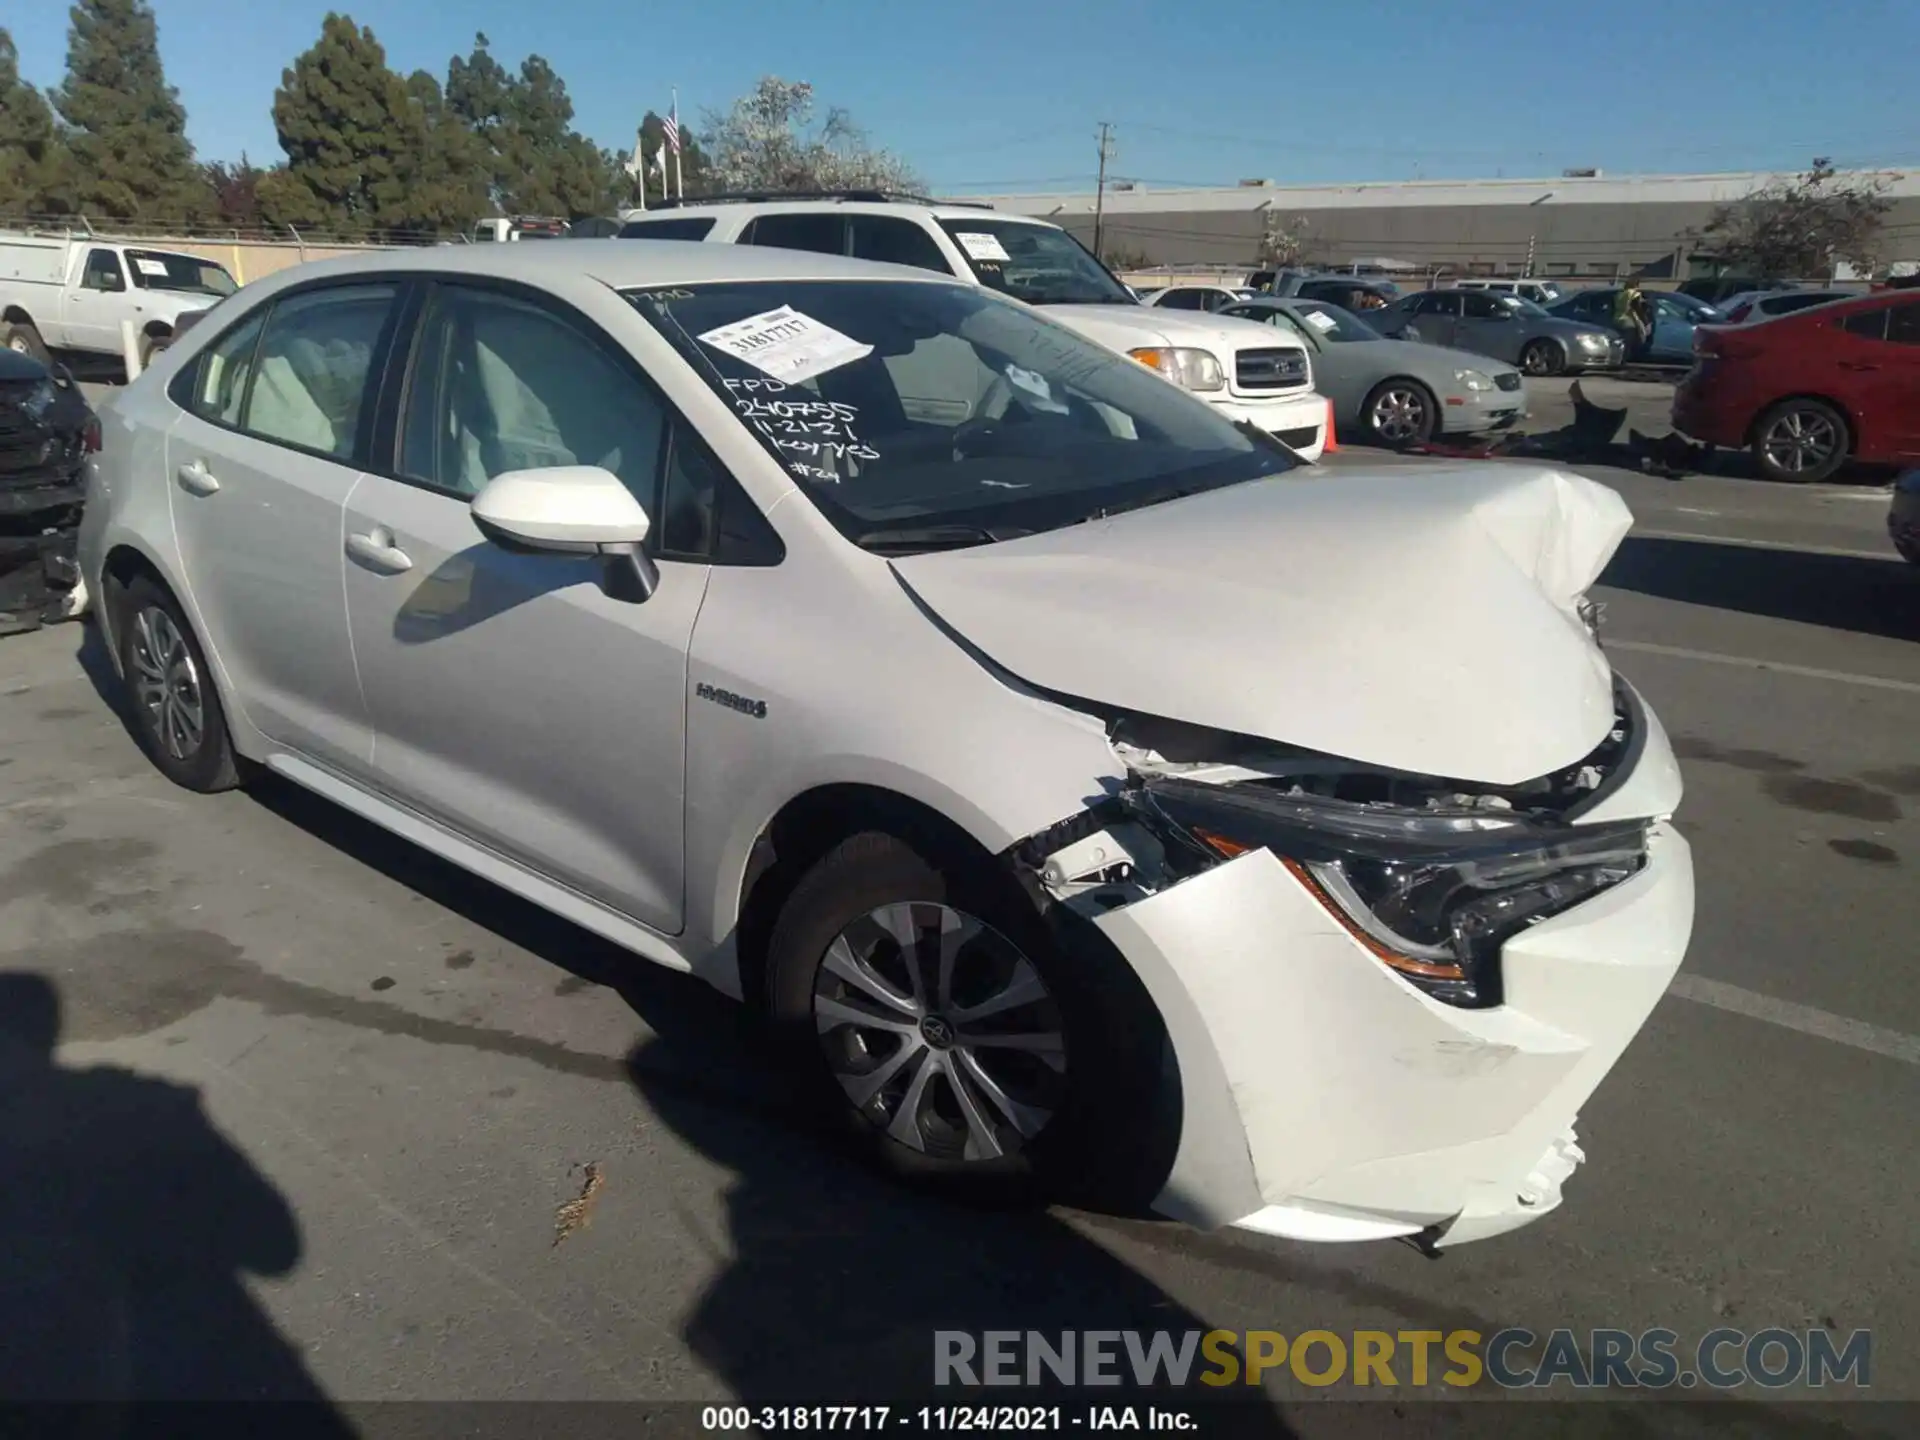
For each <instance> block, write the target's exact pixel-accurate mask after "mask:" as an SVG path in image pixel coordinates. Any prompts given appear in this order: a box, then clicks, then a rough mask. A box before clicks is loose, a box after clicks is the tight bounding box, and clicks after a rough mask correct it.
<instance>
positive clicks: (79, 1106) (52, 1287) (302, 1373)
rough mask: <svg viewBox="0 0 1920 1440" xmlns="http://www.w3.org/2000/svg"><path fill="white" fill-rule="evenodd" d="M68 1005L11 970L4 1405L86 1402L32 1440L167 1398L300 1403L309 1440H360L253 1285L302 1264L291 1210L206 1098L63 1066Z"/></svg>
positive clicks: (1, 1102)
mask: <svg viewBox="0 0 1920 1440" xmlns="http://www.w3.org/2000/svg"><path fill="white" fill-rule="evenodd" d="M60 1010H61V1006H60V997H59V992H58V991H57V990H56V988H55V987H54V985H53V983H52V982H51V981H49V980H48V979H46V978H45V977H44V976H42V975H38V974H34V973H31V972H24V971H10V972H6V973H0V1404H4V1405H5V1406H7V1407H11V1406H13V1405H22V1404H24V1405H37V1404H48V1405H52V1404H54V1403H55V1402H63V1401H64V1402H72V1401H84V1402H87V1403H86V1404H85V1405H81V1406H72V1405H69V1406H65V1407H62V1408H58V1409H47V1410H34V1411H32V1412H31V1414H32V1416H33V1421H32V1433H34V1434H70V1435H87V1436H119V1435H125V1434H140V1433H146V1431H147V1430H148V1429H149V1428H150V1427H151V1422H152V1420H153V1412H152V1411H151V1410H150V1409H135V1408H134V1407H135V1406H151V1405H152V1404H153V1403H154V1402H177V1401H216V1400H217V1401H233V1400H272V1401H300V1402H305V1403H304V1404H302V1405H301V1406H300V1407H299V1409H298V1410H297V1411H291V1410H290V1411H289V1413H288V1414H287V1415H285V1416H284V1417H283V1418H284V1419H286V1420H287V1421H288V1422H289V1425H290V1426H291V1428H293V1429H295V1430H297V1431H298V1433H300V1434H302V1435H307V1434H316V1435H341V1436H345V1435H350V1434H352V1433H353V1432H352V1430H351V1429H350V1428H349V1427H348V1426H347V1425H346V1424H345V1422H344V1421H341V1420H340V1419H339V1418H338V1417H337V1416H336V1415H334V1413H333V1412H332V1411H331V1410H330V1409H329V1407H328V1406H327V1404H326V1401H325V1397H324V1396H323V1394H322V1393H321V1391H320V1388H319V1386H318V1385H317V1384H316V1383H315V1381H314V1380H313V1379H312V1377H311V1376H310V1375H308V1373H307V1371H306V1367H305V1365H304V1364H303V1363H302V1361H301V1358H300V1356H299V1354H298V1352H297V1351H296V1350H295V1349H294V1347H293V1346H291V1345H290V1344H288V1342H287V1341H286V1340H284V1339H283V1338H282V1337H281V1336H280V1334H279V1333H278V1332H277V1331H276V1330H275V1328H274V1326H273V1323H272V1321H271V1320H269V1319H268V1317H267V1316H266V1314H265V1313H264V1312H263V1311H262V1310H261V1309H260V1308H259V1306H258V1305H257V1304H256V1303H255V1302H254V1300H253V1297H252V1296H251V1295H250V1294H248V1292H247V1289H246V1286H245V1285H244V1284H243V1283H242V1279H241V1277H242V1275H243V1274H252V1275H285V1274H287V1273H288V1272H290V1271H291V1270H292V1269H293V1267H294V1265H295V1263H296V1262H297V1261H298V1260H299V1258H300V1249H301V1244H300V1229H299V1225H298V1223H297V1221H296V1220H295V1218H294V1214H293V1211H292V1209H291V1208H290V1207H289V1206H288V1204H287V1201H286V1200H285V1198H284V1197H283V1196H282V1195H281V1194H280V1193H279V1191H277V1190H276V1189H275V1188H274V1187H273V1185H272V1183H271V1182H270V1181H268V1180H267V1179H266V1178H265V1177H264V1176H262V1175H261V1174H260V1173H259V1171H257V1170H256V1169H254V1167H253V1165H252V1164H251V1163H250V1162H249V1161H248V1159H247V1158H246V1156H245V1155H243V1154H242V1153H241V1152H240V1151H239V1150H238V1149H236V1148H235V1147H234V1146H233V1144H232V1143H231V1142H230V1141H228V1140H227V1138H226V1137H225V1136H224V1135H222V1134H221V1133H220V1132H219V1130H217V1129H216V1128H215V1127H214V1125H213V1122H212V1121H211V1120H210V1119H209V1118H208V1116H207V1114H206V1111H205V1110H204V1109H203V1108H202V1107H201V1104H200V1097H199V1094H198V1093H197V1092H196V1091H194V1090H193V1089H191V1088H189V1087H186V1086H182V1085H177V1084H174V1083H172V1082H170V1081H166V1080H159V1079H155V1078H153V1077H151V1076H144V1075H139V1074H136V1073H134V1072H133V1071H129V1070H123V1069H119V1068H117V1067H114V1066H109V1065H97V1066H89V1067H86V1068H67V1067H64V1066H62V1065H60V1064H59V1063H58V1062H57V1061H56V1059H55V1057H54V1048H55V1044H56V1042H57V1040H58V1037H59V1032H60V1024H61V1017H60ZM0 1415H6V1416H7V1417H8V1418H13V1419H20V1418H21V1416H20V1412H18V1411H11V1410H7V1411H0ZM0 1428H4V1425H0Z"/></svg>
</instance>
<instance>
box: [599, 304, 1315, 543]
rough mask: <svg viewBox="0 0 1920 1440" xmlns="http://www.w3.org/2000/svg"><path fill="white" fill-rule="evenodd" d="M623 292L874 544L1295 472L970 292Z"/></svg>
mask: <svg viewBox="0 0 1920 1440" xmlns="http://www.w3.org/2000/svg"><path fill="white" fill-rule="evenodd" d="M627 298H628V299H629V300H631V301H632V303H633V304H634V307H635V308H636V309H637V310H639V312H640V313H641V315H643V316H644V317H646V319H647V320H648V321H650V322H651V323H652V324H653V325H654V326H655V327H656V328H657V329H658V330H659V331H660V332H661V334H663V335H664V336H665V337H666V338H667V340H668V341H669V342H671V343H672V344H673V345H674V346H675V348H676V349H678V350H679V352H680V354H681V355H682V356H683V357H685V358H686V360H687V361H688V362H689V363H690V364H691V365H692V366H693V368H694V370H695V371H696V372H697V373H698V374H699V375H700V377H701V378H702V379H703V380H705V381H706V383H707V384H708V385H709V386H711V387H712V388H713V390H714V392H715V393H716V394H718V395H719V396H720V397H721V398H722V399H724V400H726V401H727V402H728V403H729V404H730V405H731V406H732V407H733V410H734V413H735V414H736V415H737V416H738V417H739V419H740V421H741V423H742V424H743V425H745V426H746V427H747V428H748V429H749V430H750V431H751V432H752V433H753V434H754V435H755V436H757V437H758V438H759V440H760V442H761V444H763V445H764V446H765V447H766V448H767V449H768V451H769V452H771V453H772V455H773V456H774V458H775V459H777V460H778V461H779V462H780V463H781V465H782V466H783V467H784V468H785V469H786V470H787V472H788V473H789V474H791V475H792V476H793V477H794V479H795V480H796V482H797V483H798V484H799V485H800V487H801V489H803V490H804V491H805V492H806V493H807V495H808V496H809V497H810V498H811V499H812V500H813V502H814V503H815V504H816V505H817V506H818V507H819V508H820V510H821V512H822V513H823V514H824V515H825V516H826V517H827V518H828V519H829V520H830V521H831V522H832V523H833V525H834V526H835V527H836V528H837V529H838V530H839V531H840V532H841V533H842V534H843V535H845V536H847V538H848V539H850V540H853V541H854V542H855V543H857V544H860V545H862V546H864V547H865V548H867V549H870V550H875V551H878V552H881V553H886V554H905V553H912V552H914V551H918V550H927V549H940V548H953V547H956V546H964V545H974V544H984V543H987V542H989V541H993V540H1001V539H1008V538H1011V537H1012V536H1015V535H1021V534H1030V533H1033V532H1035V531H1040V530H1050V529H1056V528H1058V527H1060V526H1063V525H1071V524H1074V523H1076V522H1078V521H1082V520H1087V519H1091V518H1094V517H1097V516H1101V515H1107V514H1113V513H1115V512H1117V511H1121V510H1129V509H1139V508H1141V507H1143V506H1146V505H1152V504H1157V503H1160V502H1162V501H1166V500H1172V499H1177V498H1179V497H1181V496H1184V495H1191V494H1196V493H1198V492H1200V491H1203V490H1212V489H1217V488H1219V487H1221V486H1226V485H1237V484H1240V483H1242V482H1243V481H1248V480H1255V479H1259V478H1261V477H1263V476H1268V475H1277V474H1279V473H1281V472H1282V471H1285V470H1289V469H1291V468H1293V466H1294V465H1295V464H1296V463H1297V462H1296V460H1295V459H1294V458H1293V457H1292V456H1291V455H1290V453H1289V452H1287V450H1286V448H1285V447H1284V446H1282V445H1280V444H1278V442H1275V441H1270V440H1268V439H1267V438H1266V437H1264V436H1261V435H1259V434H1258V432H1249V431H1248V430H1245V429H1243V428H1241V427H1237V426H1235V425H1234V424H1232V423H1231V422H1229V421H1227V420H1226V419H1224V418H1222V417H1221V416H1219V415H1217V414H1216V413H1215V412H1214V410H1213V408H1212V407H1211V406H1209V405H1207V404H1205V403H1204V402H1202V401H1199V400H1195V399H1194V398H1193V397H1191V396H1190V395H1188V394H1186V393H1185V392H1184V391H1182V390H1180V389H1178V388H1177V387H1175V386H1173V385H1171V384H1169V383H1168V382H1167V381H1165V380H1163V379H1161V378H1160V376H1159V375H1157V374H1155V373H1154V372H1153V371H1151V370H1148V369H1147V368H1146V367H1145V366H1143V365H1141V364H1139V363H1137V362H1135V361H1132V360H1128V359H1125V358H1124V357H1122V356H1120V355H1117V354H1115V353H1114V352H1112V351H1110V350H1106V349H1103V348H1101V347H1100V346H1097V345H1095V344H1093V343H1092V342H1091V341H1088V340H1083V339H1082V338H1081V337H1080V336H1078V335H1076V334H1074V333H1073V332H1072V331H1069V330H1066V329H1063V328H1061V327H1060V326H1057V325H1054V324H1052V323H1051V322H1049V321H1047V320H1046V319H1044V318H1043V317H1041V316H1038V315H1035V314H1033V313H1032V312H1031V311H1029V310H1026V309H1023V308H1022V307H1020V306H1018V305H1012V304H1009V303H1007V302H1006V301H1005V300H1002V299H1000V298H999V297H998V296H996V295H993V294H991V293H990V292H988V291H986V290H983V289H980V288H979V287H976V286H968V285H954V284H938V283H914V282H903V281H884V280H814V281H778V282H774V281H743V282H738V283H723V284H712V285H691V286H674V287H671V288H650V289H645V290H636V291H632V292H629V294H628V297H627Z"/></svg>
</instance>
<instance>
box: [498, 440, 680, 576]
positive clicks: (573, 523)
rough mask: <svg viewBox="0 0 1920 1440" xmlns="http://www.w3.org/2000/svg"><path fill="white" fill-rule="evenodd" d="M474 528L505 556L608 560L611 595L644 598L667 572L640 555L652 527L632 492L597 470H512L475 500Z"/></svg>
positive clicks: (577, 467) (592, 467)
mask: <svg viewBox="0 0 1920 1440" xmlns="http://www.w3.org/2000/svg"><path fill="white" fill-rule="evenodd" d="M472 514H473V523H474V524H475V525H476V526H477V527H478V528H479V530H480V533H481V534H482V535H484V536H486V537H487V539H488V540H490V541H492V542H493V543H494V544H495V545H498V546H500V547H501V549H503V550H511V551H515V552H518V553H521V554H548V555H602V556H605V557H606V558H607V562H608V564H607V578H606V589H607V593H608V594H609V595H611V596H613V597H614V598H615V599H617V600H628V601H632V602H634V603H638V602H639V601H642V600H645V599H646V598H647V597H648V596H650V595H652V594H653V592H654V591H655V590H656V589H658V588H659V585H660V571H659V568H658V567H657V566H655V564H654V563H653V558H652V557H651V556H650V555H648V554H647V553H646V551H645V550H643V549H641V546H642V545H643V544H645V542H646V538H647V533H648V531H649V530H650V529H651V528H652V522H651V521H649V520H648V519H647V512H646V509H645V508H644V507H643V506H642V505H641V504H640V502H639V501H638V500H636V499H634V498H633V493H632V492H631V491H630V490H628V489H627V487H626V486H625V485H622V484H621V483H620V480H619V477H618V476H616V475H614V474H613V472H612V471H609V470H603V469H601V468H600V467H599V466H598V465H557V466H554V467H552V468H550V469H546V470H508V471H506V472H505V473H503V474H500V475H496V476H494V477H493V479H492V480H490V481H488V482H487V485H486V487H485V488H484V489H482V490H481V492H480V493H479V494H478V495H476V496H474V497H473V506H472Z"/></svg>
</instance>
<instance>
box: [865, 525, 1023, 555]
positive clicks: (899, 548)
mask: <svg viewBox="0 0 1920 1440" xmlns="http://www.w3.org/2000/svg"><path fill="white" fill-rule="evenodd" d="M1032 533H1033V532H1032V531H1030V530H1012V531H1005V532H1002V533H1000V534H995V533H994V532H993V531H991V530H987V529H984V528H982V527H981V526H979V525H921V526H904V527H902V528H900V529H897V530H869V531H867V533H866V534H864V535H862V536H861V537H860V538H859V539H858V540H856V541H854V544H856V545H858V546H859V547H860V548H861V549H862V550H867V551H871V552H872V553H873V554H875V555H918V554H921V553H923V552H925V551H928V550H965V549H967V548H968V547H969V546H972V545H991V544H993V542H994V541H996V540H1010V539H1012V538H1013V537H1014V536H1015V535H1030V534H1032Z"/></svg>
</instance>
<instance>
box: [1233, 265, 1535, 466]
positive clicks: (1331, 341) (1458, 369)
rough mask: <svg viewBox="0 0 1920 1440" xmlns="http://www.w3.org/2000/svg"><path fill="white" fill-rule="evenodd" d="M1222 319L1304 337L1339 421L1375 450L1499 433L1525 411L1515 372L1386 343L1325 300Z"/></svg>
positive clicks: (1268, 304) (1259, 308) (1272, 304)
mask: <svg viewBox="0 0 1920 1440" xmlns="http://www.w3.org/2000/svg"><path fill="white" fill-rule="evenodd" d="M1220 313H1221V314H1223V315H1237V316H1239V317H1240V318H1242V319H1246V320H1257V321H1260V322H1261V323H1263V324H1267V325H1278V326H1281V327H1283V328H1285V329H1288V330H1292V331H1294V332H1295V333H1297V334H1298V335H1300V336H1301V337H1302V338H1303V339H1304V340H1305V341H1306V342H1307V345H1308V347H1309V348H1310V349H1311V350H1312V351H1313V383H1314V388H1315V389H1317V390H1318V391H1319V392H1320V393H1321V394H1322V395H1325V396H1326V397H1327V398H1328V399H1329V400H1331V401H1332V402H1333V413H1334V419H1335V423H1336V424H1337V425H1339V426H1342V427H1345V428H1347V429H1348V431H1349V433H1357V434H1359V435H1360V436H1362V437H1363V438H1365V439H1368V440H1372V441H1374V442H1375V443H1376V444H1380V445H1390V446H1396V447H1397V446H1402V445H1413V444H1417V443H1419V442H1420V441H1422V440H1426V439H1429V438H1431V437H1432V436H1434V435H1438V434H1442V433H1446V432H1453V433H1460V432H1467V433H1472V432H1475V431H1482V430H1498V429H1501V428H1503V427H1505V426H1508V425H1511V424H1513V423H1514V421H1516V420H1518V419H1520V418H1521V417H1522V416H1523V415H1525V414H1526V413H1527V391H1526V384H1525V382H1524V381H1523V380H1522V379H1521V376H1520V372H1519V371H1518V370H1515V369H1514V368H1513V367H1512V366H1510V365H1501V364H1498V363H1491V364H1490V363H1489V362H1488V360H1487V357H1486V356H1484V355H1475V354H1472V353H1470V352H1468V351H1465V350H1449V349H1446V348H1444V347H1442V346H1439V345H1424V344H1420V343H1418V342H1416V341H1412V340H1389V339H1387V338H1386V337H1385V336H1383V335H1382V334H1381V333H1380V332H1379V331H1378V330H1375V329H1374V328H1373V327H1372V326H1371V325H1369V324H1368V323H1367V322H1366V321H1365V320H1364V319H1362V318H1360V317H1359V316H1357V315H1355V314H1354V313H1353V312H1352V311H1350V310H1343V309H1341V308H1340V307H1339V306H1338V305H1330V304H1328V303H1327V302H1326V301H1324V300H1301V299H1278V298H1273V297H1268V296H1262V297H1261V298H1259V299H1257V300H1249V301H1247V302H1245V303H1244V304H1240V305H1230V306H1228V307H1227V308H1226V309H1225V310H1222V311H1221V312H1220Z"/></svg>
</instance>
